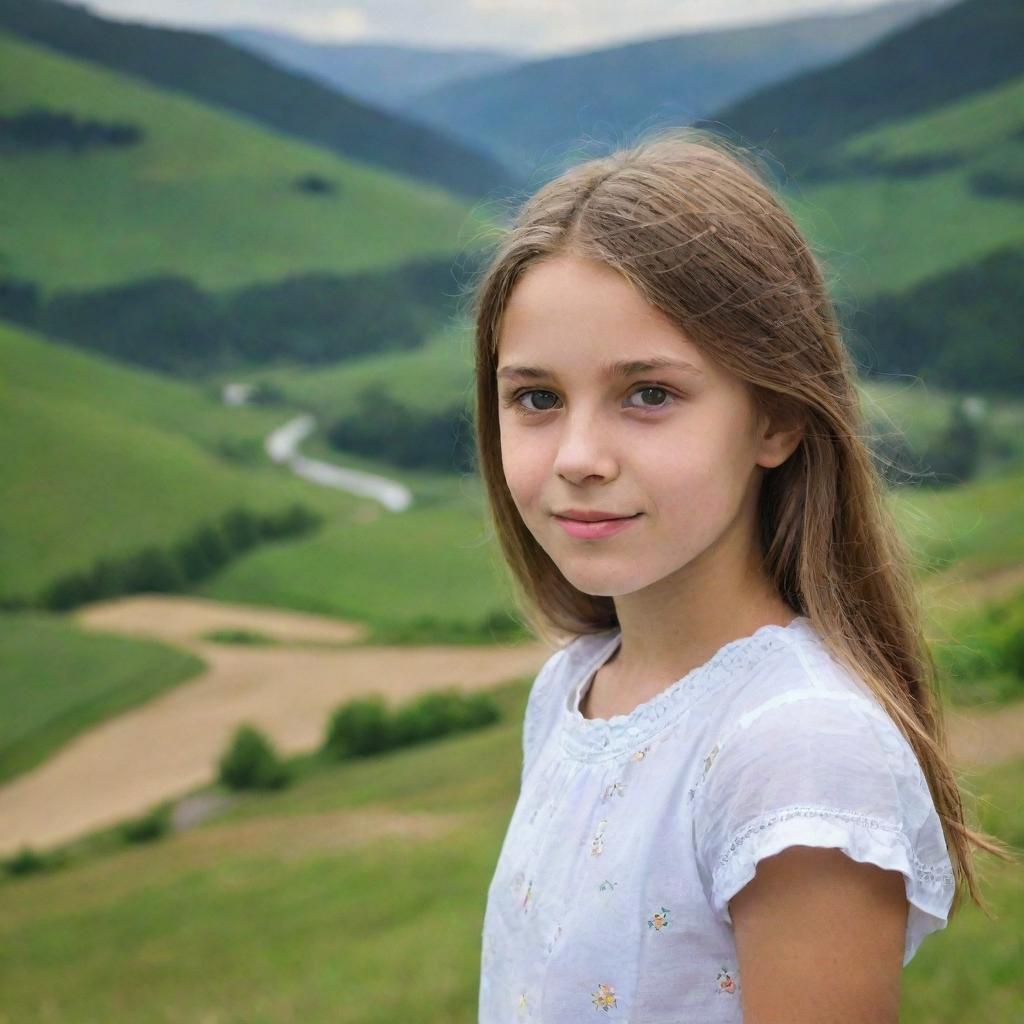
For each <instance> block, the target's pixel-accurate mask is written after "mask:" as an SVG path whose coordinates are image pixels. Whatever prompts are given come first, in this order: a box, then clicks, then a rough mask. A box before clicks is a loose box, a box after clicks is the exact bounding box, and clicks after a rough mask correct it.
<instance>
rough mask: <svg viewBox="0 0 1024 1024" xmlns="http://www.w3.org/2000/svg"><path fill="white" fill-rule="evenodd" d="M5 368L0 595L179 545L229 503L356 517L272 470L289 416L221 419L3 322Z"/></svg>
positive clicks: (349, 504) (0, 342)
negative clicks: (101, 561)
mask: <svg viewBox="0 0 1024 1024" xmlns="http://www.w3.org/2000/svg"><path fill="white" fill-rule="evenodd" d="M0 367H2V385H0V386H2V388H3V401H2V402H0V439H2V443H3V449H4V452H5V457H4V459H3V460H2V466H0V490H2V491H3V494H4V503H3V511H2V528H0V565H3V567H4V571H3V573H2V574H0V596H5V597H10V596H16V595H28V594H33V593H35V592H36V591H37V590H38V589H39V588H40V587H41V586H42V585H43V584H44V583H47V582H49V581H50V580H51V579H52V578H54V577H55V576H57V575H60V574H63V573H67V572H70V571H72V570H78V569H82V568H85V567H86V566H88V565H89V564H91V563H92V561H93V560H94V559H95V558H96V557H97V556H99V555H109V556H116V555H125V554H128V553H131V552H133V551H135V550H136V549H138V548H139V547H141V546H143V545H145V544H150V543H163V542H165V541H168V540H171V539H175V538H177V537H180V536H182V535H183V534H185V533H186V532H187V531H188V530H190V529H191V528H193V527H194V526H196V525H197V524H198V523H200V522H202V521H204V520H207V519H208V518H210V517H212V516H215V515H218V514H221V513H223V512H225V511H227V510H228V509H229V508H231V507H232V506H234V505H236V504H242V505H245V506H247V507H250V508H252V509H254V510H255V509H258V510H262V511H264V512H269V511H275V510H280V509H281V508H282V507H284V506H286V505H288V504H290V503H291V502H294V501H301V502H303V503H304V504H307V505H309V506H311V507H315V508H317V509H318V510H320V511H321V512H322V513H324V514H325V515H327V516H329V517H335V518H345V517H347V516H348V515H350V514H351V513H352V511H353V510H354V509H356V508H357V507H358V501H357V500H356V499H355V498H352V497H351V496H349V495H345V494H343V493H341V492H333V491H327V490H325V489H323V488H318V487H314V486H313V485H311V484H306V483H304V482H302V481H300V480H298V479H297V478H295V477H293V476H291V475H290V474H288V473H287V472H285V471H283V470H281V469H279V468H278V467H276V466H273V465H272V464H271V463H270V462H269V460H268V459H267V458H266V456H265V455H264V453H263V450H262V442H263V437H264V435H265V434H267V433H269V432H270V431H271V430H272V429H273V428H274V427H275V426H277V425H279V424H280V423H282V422H283V421H284V420H285V419H286V418H287V416H288V412H287V410H286V409H282V410H270V409H261V408H248V407H243V408H237V409H236V408H227V407H225V406H222V405H221V404H220V402H219V396H217V395H215V394H206V393H203V392H202V391H200V390H198V389H197V388H194V387H190V386H187V385H184V384H179V383H177V382H174V381H170V380H166V379H164V378H162V377H158V376H156V375H154V374H149V373H144V372H141V371H136V370H129V369H126V368H123V367H121V366H119V365H116V364H114V363H111V362H109V361H107V360H105V359H101V358H99V357H95V356H90V355H86V354H84V353H80V352H77V351H75V350H74V349H71V348H68V347H66V346H64V345H60V344H57V343H55V342H51V341H47V340H44V339H42V338H39V337H36V336H33V335H31V334H29V333H27V332H22V331H19V330H16V329H15V328H13V327H10V326H5V325H3V324H0Z"/></svg>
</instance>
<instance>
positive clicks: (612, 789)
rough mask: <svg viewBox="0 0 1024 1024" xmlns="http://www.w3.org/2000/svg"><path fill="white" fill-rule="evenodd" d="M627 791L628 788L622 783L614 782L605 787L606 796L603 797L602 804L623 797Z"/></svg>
mask: <svg viewBox="0 0 1024 1024" xmlns="http://www.w3.org/2000/svg"><path fill="white" fill-rule="evenodd" d="M625 791H626V787H625V786H623V784H622V783H621V782H612V783H611V784H610V785H608V786H606V787H605V790H604V796H602V797H601V802H602V803H604V801H605V800H610V799H611V798H612V797H613V796H622V794H623V793H624V792H625Z"/></svg>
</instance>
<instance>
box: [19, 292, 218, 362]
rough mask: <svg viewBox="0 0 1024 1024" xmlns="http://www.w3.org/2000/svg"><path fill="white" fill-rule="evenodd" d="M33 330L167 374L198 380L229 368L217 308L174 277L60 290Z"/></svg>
mask: <svg viewBox="0 0 1024 1024" xmlns="http://www.w3.org/2000/svg"><path fill="white" fill-rule="evenodd" d="M32 326H36V327H38V328H39V330H41V331H42V333H44V334H49V335H51V336H53V337H55V338H61V339H63V340H64V341H70V342H72V343H74V344H76V345H81V346H82V347H84V348H90V349H95V350H96V351H98V352H103V353H104V354H105V355H108V356H112V357H113V358H115V359H122V360H124V361H125V362H128V363H134V364H136V365H139V366H147V367H149V368H151V369H154V370H162V371H164V372H168V373H181V374H198V373H199V372H201V371H203V370H211V369H221V368H224V367H226V366H228V365H229V364H230V359H229V353H228V350H227V347H226V345H225V340H224V332H223V316H222V313H221V310H220V308H219V303H218V302H217V301H216V300H215V299H214V298H213V297H212V296H210V295H207V294H206V293H205V292H203V291H202V290H201V289H199V288H197V287H196V286H195V285H194V284H193V283H192V282H191V281H189V280H187V279H185V278H183V277H178V276H173V275H169V276H166V277H157V278H150V279H148V280H144V281H133V282H131V283H129V284H124V285H116V286H114V287H112V288H100V289H96V290H92V291H86V290H77V289H62V290H60V291H57V292H56V293H55V294H54V295H53V297H52V298H51V299H50V301H49V302H47V303H46V304H45V305H44V306H43V307H42V309H41V311H40V315H39V318H38V323H37V324H35V325H32Z"/></svg>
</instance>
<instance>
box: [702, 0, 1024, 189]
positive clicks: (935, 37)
mask: <svg viewBox="0 0 1024 1024" xmlns="http://www.w3.org/2000/svg"><path fill="white" fill-rule="evenodd" d="M1021 74H1024V3H1021V0H964V2H962V3H958V4H956V5H955V6H952V7H947V8H945V9H944V10H941V11H939V12H938V13H936V14H932V15H931V16H929V17H927V18H924V19H921V20H919V21H917V22H915V23H914V24H912V25H909V26H907V27H904V28H903V29H901V30H900V31H898V32H894V33H892V34H891V35H889V36H887V37H886V38H885V39H882V40H880V41H878V42H877V43H875V44H874V45H873V46H869V47H867V48H866V49H864V50H863V51H861V52H860V53H858V54H855V55H853V56H851V57H848V58H847V59H846V60H843V61H840V62H839V63H837V64H833V65H832V66H831V67H827V68H821V69H818V70H815V71H809V72H806V73H804V74H801V75H797V76H795V77H793V78H790V79H788V80H787V81H785V82H782V83H780V84H778V85H775V86H772V87H770V88H766V89H762V90H761V91H759V92H758V93H756V94H755V95H753V96H750V97H749V98H748V99H745V100H742V101H741V102H739V103H736V104H734V105H731V106H726V107H724V108H720V109H718V110H716V111H715V113H714V115H713V118H712V120H713V121H714V122H718V123H724V124H726V125H728V127H729V129H730V130H732V131H735V132H738V133H739V134H740V135H741V136H742V137H743V138H744V139H745V140H746V141H748V142H750V143H753V144H755V145H758V146H760V145H766V146H768V147H769V148H770V150H771V152H772V155H773V156H775V157H777V158H778V159H779V160H781V161H782V164H783V166H784V167H785V169H786V172H787V173H788V174H790V175H794V176H801V177H803V178H804V179H805V180H809V179H810V178H811V177H812V176H818V177H824V176H831V175H832V174H834V173H835V172H836V170H837V168H836V166H835V165H836V153H837V150H838V146H839V144H840V143H842V142H843V141H845V140H847V139H850V138H852V137H853V136H856V135H859V134H861V133H863V132H864V131H866V130H868V129H872V128H878V127H880V126H882V125H884V124H886V123H889V122H894V121H899V120H902V119H903V118H907V117H912V116H915V115H919V114H924V113H927V112H928V111H931V110H938V109H940V108H942V107H944V106H945V105H946V104H948V103H950V102H951V101H953V100H961V99H963V98H965V97H967V96H970V95H972V94H974V93H982V92H985V91H987V90H990V89H992V88H994V87H996V86H999V85H1001V84H1003V83H1008V82H1010V81H1012V80H1013V79H1015V78H1017V77H1018V76H1020V75H1021ZM951 141H952V140H951ZM830 151H831V152H830ZM865 169H866V168H865Z"/></svg>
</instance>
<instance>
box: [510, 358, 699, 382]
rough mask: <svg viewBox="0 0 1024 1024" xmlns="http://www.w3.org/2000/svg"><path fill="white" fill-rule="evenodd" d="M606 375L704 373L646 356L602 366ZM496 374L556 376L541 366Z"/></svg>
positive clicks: (676, 361)
mask: <svg viewBox="0 0 1024 1024" xmlns="http://www.w3.org/2000/svg"><path fill="white" fill-rule="evenodd" d="M602 370H603V372H604V374H605V376H607V377H632V376H634V375H636V374H638V373H649V372H650V371H651V370H680V371H682V372H683V373H691V374H693V375H694V376H696V377H702V376H703V375H704V374H703V372H702V371H701V370H699V369H698V368H697V367H696V366H694V365H693V363H687V362H684V361H682V360H679V359H670V358H668V357H667V356H648V357H647V358H646V359H624V360H620V361H619V362H617V363H611V364H609V365H607V366H604V367H602ZM496 376H497V377H498V379H499V380H508V379H512V378H518V379H522V380H550V379H551V378H553V377H555V376H557V375H556V374H554V373H552V372H551V371H550V370H546V369H544V367H542V366H503V367H501V369H500V370H498V372H497V374H496Z"/></svg>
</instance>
